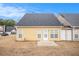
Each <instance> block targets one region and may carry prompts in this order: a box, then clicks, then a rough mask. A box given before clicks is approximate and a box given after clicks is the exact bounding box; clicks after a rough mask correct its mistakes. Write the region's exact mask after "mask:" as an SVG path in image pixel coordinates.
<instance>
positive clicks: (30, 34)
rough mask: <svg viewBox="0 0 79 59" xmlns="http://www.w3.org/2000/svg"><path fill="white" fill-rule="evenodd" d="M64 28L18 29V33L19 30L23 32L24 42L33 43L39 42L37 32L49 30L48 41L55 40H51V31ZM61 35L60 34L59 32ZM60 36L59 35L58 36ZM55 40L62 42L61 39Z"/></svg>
mask: <svg viewBox="0 0 79 59" xmlns="http://www.w3.org/2000/svg"><path fill="white" fill-rule="evenodd" d="M61 29H62V27H47V28H46V27H45V28H43V27H38V28H37V27H32V28H31V27H17V31H18V30H21V31H22V36H23V39H24V40H31V41H35V40H38V39H37V37H36V35H37V32H38V31H40V30H48V36H49V38H48V40H53V39H51V38H50V30H61ZM58 34H59V32H58ZM58 36H59V35H58ZM55 40H60V37H59V38H57V39H55Z"/></svg>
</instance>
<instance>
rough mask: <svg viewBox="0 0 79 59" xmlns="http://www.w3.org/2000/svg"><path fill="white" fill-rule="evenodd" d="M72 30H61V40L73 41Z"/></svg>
mask: <svg viewBox="0 0 79 59" xmlns="http://www.w3.org/2000/svg"><path fill="white" fill-rule="evenodd" d="M71 31H72V30H65V29H64V30H61V31H60V38H61V40H68V41H69V40H72V33H71Z"/></svg>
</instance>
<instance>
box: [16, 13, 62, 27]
mask: <svg viewBox="0 0 79 59" xmlns="http://www.w3.org/2000/svg"><path fill="white" fill-rule="evenodd" d="M17 26H62V24H61V23H60V22H59V20H58V19H57V18H56V17H55V15H54V14H40V13H39V14H25V15H24V16H23V17H22V19H21V20H20V21H19V22H18V23H17Z"/></svg>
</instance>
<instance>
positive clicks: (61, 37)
mask: <svg viewBox="0 0 79 59" xmlns="http://www.w3.org/2000/svg"><path fill="white" fill-rule="evenodd" d="M65 36H66V34H65V30H60V39H61V40H65Z"/></svg>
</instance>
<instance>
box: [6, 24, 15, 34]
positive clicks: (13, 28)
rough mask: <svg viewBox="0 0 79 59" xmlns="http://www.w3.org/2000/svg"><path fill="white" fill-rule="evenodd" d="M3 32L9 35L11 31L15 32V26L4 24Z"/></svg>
mask: <svg viewBox="0 0 79 59" xmlns="http://www.w3.org/2000/svg"><path fill="white" fill-rule="evenodd" d="M5 32H6V33H7V34H9V35H10V34H12V33H16V28H15V27H14V26H6V30H5Z"/></svg>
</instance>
